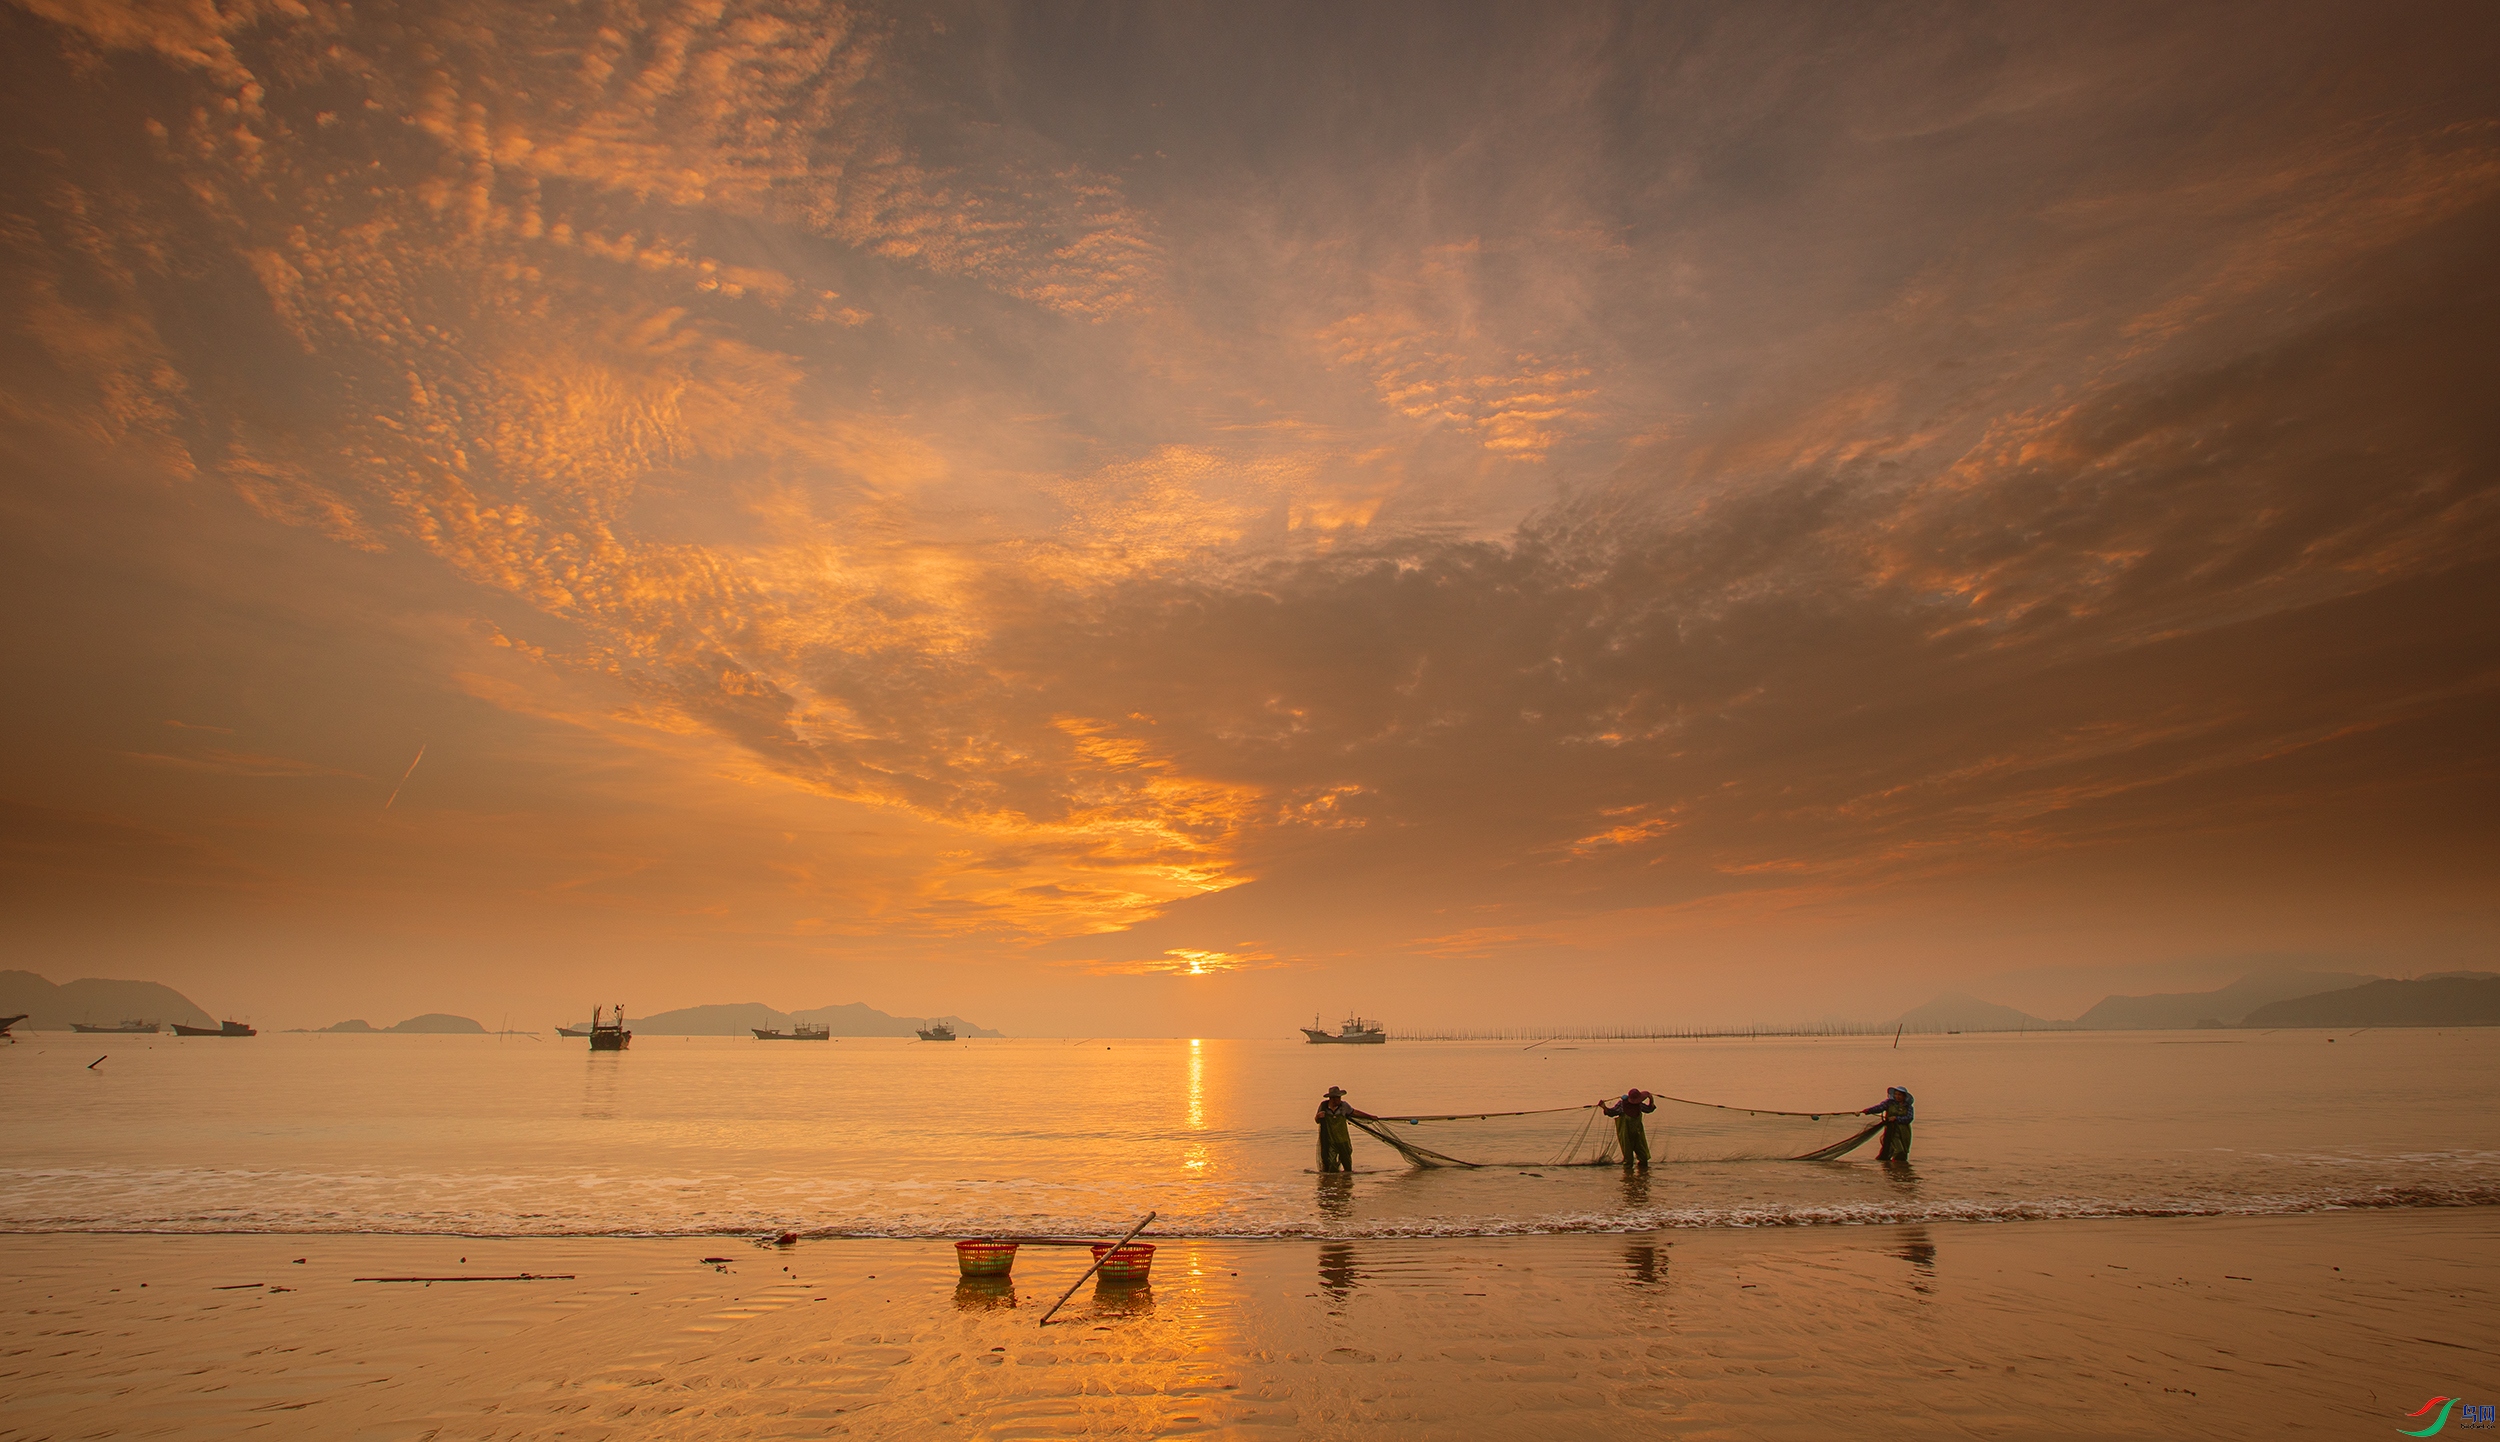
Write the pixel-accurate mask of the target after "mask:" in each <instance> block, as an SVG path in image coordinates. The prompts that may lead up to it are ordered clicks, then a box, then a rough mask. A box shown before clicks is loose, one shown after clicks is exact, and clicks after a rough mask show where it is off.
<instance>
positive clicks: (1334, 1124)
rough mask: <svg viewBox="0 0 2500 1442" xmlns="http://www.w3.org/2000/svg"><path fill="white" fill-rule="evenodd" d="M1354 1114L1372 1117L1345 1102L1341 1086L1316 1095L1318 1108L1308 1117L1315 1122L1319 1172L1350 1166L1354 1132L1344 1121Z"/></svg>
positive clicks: (1345, 1168)
mask: <svg viewBox="0 0 2500 1442" xmlns="http://www.w3.org/2000/svg"><path fill="white" fill-rule="evenodd" d="M1354 1117H1361V1118H1362V1119H1363V1120H1365V1121H1371V1120H1374V1118H1373V1116H1372V1114H1371V1113H1370V1112H1358V1111H1356V1110H1355V1109H1354V1108H1352V1107H1350V1106H1347V1105H1346V1101H1345V1088H1344V1087H1330V1088H1329V1089H1328V1095H1327V1096H1325V1097H1322V1098H1321V1099H1320V1104H1319V1110H1318V1111H1316V1112H1314V1113H1312V1114H1311V1120H1313V1121H1315V1122H1317V1123H1319V1169H1320V1170H1321V1171H1323V1172H1350V1171H1353V1170H1354V1135H1353V1133H1352V1132H1350V1131H1348V1130H1347V1128H1346V1122H1347V1121H1348V1120H1349V1119H1351V1118H1354Z"/></svg>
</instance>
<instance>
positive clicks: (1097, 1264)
mask: <svg viewBox="0 0 2500 1442" xmlns="http://www.w3.org/2000/svg"><path fill="white" fill-rule="evenodd" d="M1154 1219H1155V1214H1154V1213H1152V1212H1148V1213H1147V1214H1146V1215H1145V1216H1144V1217H1142V1218H1140V1219H1139V1220H1138V1223H1137V1225H1136V1226H1133V1227H1131V1228H1129V1229H1128V1235H1127V1236H1125V1237H1122V1238H1121V1239H1120V1240H1118V1241H1116V1242H1113V1243H1112V1244H1111V1250H1110V1251H1108V1252H1105V1253H1103V1254H1102V1255H1101V1256H1099V1257H1096V1258H1095V1259H1094V1265H1092V1266H1090V1267H1087V1268H1086V1269H1085V1277H1090V1276H1092V1275H1094V1273H1096V1272H1098V1271H1101V1270H1102V1264H1103V1263H1105V1262H1108V1261H1110V1260H1111V1259H1112V1258H1113V1257H1116V1256H1118V1255H1120V1249H1121V1248H1122V1247H1125V1246H1127V1245H1128V1244H1129V1243H1131V1242H1133V1241H1135V1240H1137V1234H1138V1233H1139V1232H1142V1231H1144V1230H1146V1223H1148V1222H1151V1221H1153V1220H1154ZM1085 1277H1079V1278H1077V1279H1076V1280H1075V1281H1073V1282H1070V1283H1069V1284H1068V1290H1066V1291H1064V1292H1061V1293H1060V1294H1059V1300H1058V1301H1056V1302H1053V1303H1051V1304H1050V1310H1049V1311H1047V1312H1044V1313H1043V1314H1042V1325H1043V1326H1045V1327H1047V1326H1049V1325H1050V1319H1051V1318H1052V1317H1054V1316H1057V1315H1058V1312H1059V1309H1060V1308H1061V1307H1064V1306H1066V1305H1068V1299H1069V1298H1070V1297H1073V1296H1075V1295H1076V1289H1077V1288H1079V1287H1082V1286H1084V1285H1085Z"/></svg>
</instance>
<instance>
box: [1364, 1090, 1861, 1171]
mask: <svg viewBox="0 0 2500 1442" xmlns="http://www.w3.org/2000/svg"><path fill="white" fill-rule="evenodd" d="M1653 1100H1655V1101H1656V1102H1657V1104H1658V1109H1657V1110H1656V1111H1654V1112H1651V1113H1650V1114H1648V1115H1647V1116H1645V1117H1643V1118H1642V1119H1641V1120H1642V1123H1643V1130H1644V1131H1645V1132H1647V1134H1648V1137H1649V1155H1650V1159H1651V1160H1652V1161H1656V1162H1666V1161H1677V1162H1732V1161H1801V1162H1823V1161H1832V1160H1834V1159H1836V1158H1839V1157H1843V1156H1846V1155H1848V1154H1849V1153H1850V1152H1852V1151H1855V1150H1856V1149H1857V1148H1858V1147H1859V1146H1860V1145H1861V1144H1863V1143H1864V1142H1865V1141H1866V1140H1867V1139H1868V1138H1870V1137H1872V1136H1874V1135H1875V1134H1876V1133H1877V1132H1879V1131H1882V1130H1883V1126H1884V1124H1883V1121H1882V1119H1881V1118H1877V1117H1866V1116H1860V1115H1859V1114H1858V1113H1857V1112H1856V1111H1854V1110H1852V1111H1837V1112H1770V1111H1755V1110H1752V1109H1749V1108H1745V1107H1723V1106H1715V1105H1713V1104H1711V1103H1709V1102H1688V1101H1682V1100H1679V1099H1677V1098H1675V1097H1656V1098H1653ZM1354 1125H1355V1126H1357V1127H1359V1128H1361V1129H1362V1130H1363V1131H1365V1132H1368V1133H1369V1134H1371V1135H1372V1136H1373V1137H1375V1138H1377V1139H1378V1140H1380V1141H1381V1142H1384V1143H1386V1144H1387V1145H1389V1146H1391V1147H1394V1148H1396V1149H1397V1152H1398V1155H1400V1156H1402V1157H1404V1158H1406V1160H1407V1162H1408V1163H1409V1164H1410V1165H1413V1166H1418V1167H1508V1166H1535V1167H1596V1166H1606V1165H1608V1164H1610V1163H1614V1162H1619V1161H1621V1160H1622V1151H1621V1149H1620V1147H1619V1146H1618V1145H1617V1143H1616V1140H1615V1119H1614V1118H1613V1117H1610V1116H1607V1115H1606V1114H1605V1113H1604V1112H1602V1111H1600V1110H1598V1108H1597V1107H1596V1106H1595V1105H1589V1106H1577V1107H1553V1108H1549V1109H1547V1110H1544V1111H1531V1112H1471V1113H1461V1114H1454V1115H1449V1116H1398V1117H1392V1116H1383V1117H1375V1118H1372V1119H1370V1120H1364V1119H1361V1118H1356V1119H1354Z"/></svg>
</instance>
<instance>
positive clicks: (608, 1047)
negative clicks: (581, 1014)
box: [590, 1002, 634, 1051]
mask: <svg viewBox="0 0 2500 1442" xmlns="http://www.w3.org/2000/svg"><path fill="white" fill-rule="evenodd" d="M633 1041H634V1034H633V1033H632V1032H630V1031H627V1030H626V1029H625V1004H624V1003H623V1002H619V1003H617V1007H616V1019H615V1020H614V1021H601V1020H600V1019H599V1008H597V1007H595V1006H594V1007H592V1008H591V1009H590V1049H591V1050H592V1051H623V1050H624V1049H625V1048H626V1047H628V1046H631V1045H632V1044H633Z"/></svg>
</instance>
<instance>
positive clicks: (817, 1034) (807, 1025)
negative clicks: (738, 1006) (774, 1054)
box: [747, 1021, 833, 1041]
mask: <svg viewBox="0 0 2500 1442" xmlns="http://www.w3.org/2000/svg"><path fill="white" fill-rule="evenodd" d="M747 1030H749V1031H751V1032H754V1033H755V1039H756V1040H757V1041H831V1040H833V1028H831V1027H829V1026H818V1025H816V1024H815V1023H814V1022H806V1021H803V1022H800V1023H799V1024H797V1025H796V1026H793V1027H791V1028H790V1029H789V1030H788V1031H766V1030H764V1028H762V1027H760V1026H752V1027H748V1028H747Z"/></svg>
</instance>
